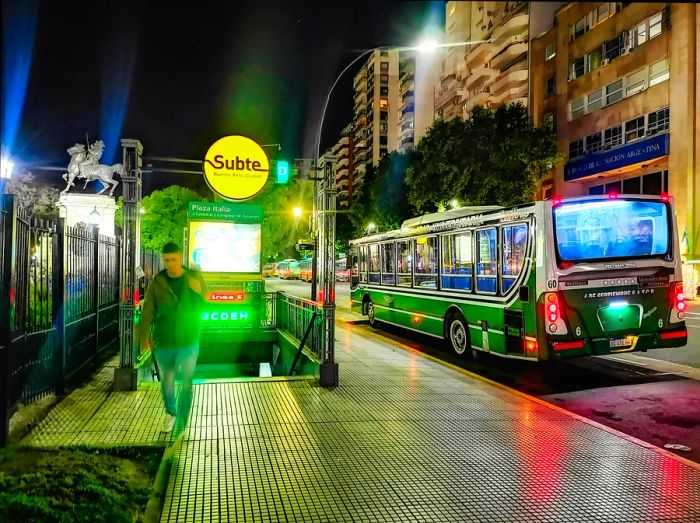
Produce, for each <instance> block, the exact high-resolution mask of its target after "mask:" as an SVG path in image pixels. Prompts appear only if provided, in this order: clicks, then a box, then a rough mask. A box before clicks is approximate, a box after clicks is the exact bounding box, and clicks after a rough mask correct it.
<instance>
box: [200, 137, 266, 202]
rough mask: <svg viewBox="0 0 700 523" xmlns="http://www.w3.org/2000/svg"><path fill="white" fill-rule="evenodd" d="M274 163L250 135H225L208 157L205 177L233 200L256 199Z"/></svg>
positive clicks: (220, 192) (209, 151)
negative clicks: (271, 162) (247, 136)
mask: <svg viewBox="0 0 700 523" xmlns="http://www.w3.org/2000/svg"><path fill="white" fill-rule="evenodd" d="M268 176H270V163H269V161H268V159H267V155H266V154H265V151H263V149H262V147H260V145H258V144H257V143H256V142H254V141H253V140H251V139H250V138H246V137H245V136H239V135H233V136H224V137H223V138H220V139H219V140H217V141H216V142H214V143H213V144H212V146H211V147H209V150H208V151H207V154H206V156H205V157H204V179H205V180H206V181H207V184H209V187H210V188H211V190H212V191H214V192H215V193H217V194H218V195H219V196H221V197H223V198H226V199H227V200H231V201H241V200H247V199H248V198H252V197H253V196H255V195H256V194H258V193H259V192H260V191H262V189H263V187H265V183H266V182H267V178H268Z"/></svg>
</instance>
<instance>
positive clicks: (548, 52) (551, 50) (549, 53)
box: [544, 42, 557, 62]
mask: <svg viewBox="0 0 700 523" xmlns="http://www.w3.org/2000/svg"><path fill="white" fill-rule="evenodd" d="M556 55H557V43H556V42H552V43H550V44H549V45H547V47H545V48H544V61H545V62H546V61H548V60H551V59H552V58H554V57H555V56H556Z"/></svg>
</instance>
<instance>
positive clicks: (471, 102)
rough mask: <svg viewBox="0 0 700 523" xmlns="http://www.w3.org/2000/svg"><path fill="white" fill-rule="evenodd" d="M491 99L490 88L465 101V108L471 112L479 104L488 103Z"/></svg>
mask: <svg viewBox="0 0 700 523" xmlns="http://www.w3.org/2000/svg"><path fill="white" fill-rule="evenodd" d="M490 101H491V93H490V91H489V89H488V88H486V89H483V90H482V91H479V92H478V93H475V94H473V95H472V96H470V97H469V98H467V100H466V101H465V103H464V110H465V111H466V112H467V113H469V112H471V111H472V109H474V107H476V106H477V105H487V104H488V102H490Z"/></svg>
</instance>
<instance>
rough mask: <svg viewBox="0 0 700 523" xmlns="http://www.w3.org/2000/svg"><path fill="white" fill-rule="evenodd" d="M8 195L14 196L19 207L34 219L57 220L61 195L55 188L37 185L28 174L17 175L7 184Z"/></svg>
mask: <svg viewBox="0 0 700 523" xmlns="http://www.w3.org/2000/svg"><path fill="white" fill-rule="evenodd" d="M7 188H8V190H9V192H10V193H12V194H14V195H15V198H16V199H17V202H18V205H19V207H22V208H24V209H25V211H26V212H27V213H28V214H29V216H32V217H35V218H58V207H57V206H56V204H57V203H58V198H59V197H60V195H61V193H60V191H59V190H58V189H56V188H55V187H51V186H48V185H39V184H38V183H37V181H36V178H35V176H34V175H33V174H32V173H30V172H27V173H23V174H18V175H15V176H14V177H12V178H11V179H10V181H9V183H8V184H7Z"/></svg>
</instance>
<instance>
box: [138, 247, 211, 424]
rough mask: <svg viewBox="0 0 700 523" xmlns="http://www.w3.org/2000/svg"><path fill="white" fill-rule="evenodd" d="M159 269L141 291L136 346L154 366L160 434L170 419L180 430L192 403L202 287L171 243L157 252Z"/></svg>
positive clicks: (200, 277)
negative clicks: (161, 407) (161, 410)
mask: <svg viewBox="0 0 700 523" xmlns="http://www.w3.org/2000/svg"><path fill="white" fill-rule="evenodd" d="M162 254H163V264H164V265H165V269H164V270H162V271H160V272H159V273H158V274H157V275H156V277H155V278H153V281H151V283H150V284H149V285H148V289H147V290H146V299H145V301H144V303H143V313H142V320H141V321H142V322H141V347H142V349H143V350H147V349H150V348H153V353H154V356H155V359H156V362H157V363H158V367H159V370H160V380H161V392H162V394H163V403H165V412H166V417H165V421H164V424H163V429H162V431H163V432H171V431H172V430H173V428H174V426H175V421H176V419H177V420H179V421H180V424H179V425H178V428H179V429H180V428H184V427H185V425H186V423H187V418H188V416H189V413H190V408H191V406H192V377H193V375H194V370H195V367H196V365H197V357H198V355H199V333H200V324H201V317H202V308H203V305H204V297H205V296H206V287H205V284H204V280H203V279H202V275H201V274H200V273H199V272H198V271H193V270H190V269H187V268H185V267H183V266H182V254H181V252H180V248H179V247H178V246H177V245H176V244H175V243H172V242H170V243H166V244H165V246H164V247H163V250H162ZM178 368H180V369H182V390H181V394H180V401H179V404H178V405H177V407H176V401H175V376H176V373H177V370H178Z"/></svg>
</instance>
